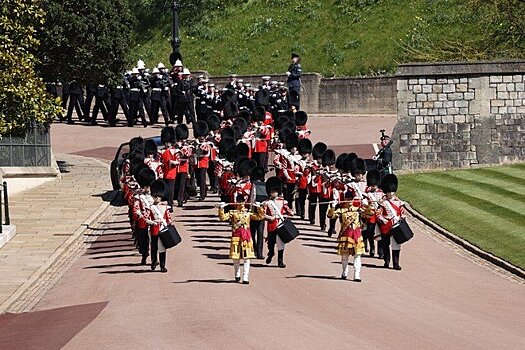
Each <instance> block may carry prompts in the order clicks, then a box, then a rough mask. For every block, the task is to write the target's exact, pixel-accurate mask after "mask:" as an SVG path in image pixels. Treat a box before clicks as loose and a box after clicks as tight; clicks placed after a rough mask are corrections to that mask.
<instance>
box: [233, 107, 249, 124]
mask: <svg viewBox="0 0 525 350" xmlns="http://www.w3.org/2000/svg"><path fill="white" fill-rule="evenodd" d="M239 118H241V119H244V121H245V122H246V124H247V125H249V124H250V123H251V122H252V113H251V112H250V111H247V110H243V111H241V112H240V113H239V114H238V115H237V118H236V119H235V120H237V119H239Z"/></svg>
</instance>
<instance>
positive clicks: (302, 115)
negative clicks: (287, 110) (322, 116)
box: [295, 111, 308, 126]
mask: <svg viewBox="0 0 525 350" xmlns="http://www.w3.org/2000/svg"><path fill="white" fill-rule="evenodd" d="M307 121H308V114H306V112H304V111H297V112H296V113H295V125H297V126H304V125H306V122H307Z"/></svg>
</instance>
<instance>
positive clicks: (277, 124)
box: [274, 116, 288, 130]
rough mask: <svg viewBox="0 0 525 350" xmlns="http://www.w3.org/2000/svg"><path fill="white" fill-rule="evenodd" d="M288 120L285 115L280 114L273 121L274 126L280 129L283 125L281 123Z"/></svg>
mask: <svg viewBox="0 0 525 350" xmlns="http://www.w3.org/2000/svg"><path fill="white" fill-rule="evenodd" d="M287 121H288V118H286V117H283V116H280V117H278V118H277V119H276V120H275V122H274V126H275V128H276V129H277V130H280V129H282V127H283V124H284V123H286V122H287Z"/></svg>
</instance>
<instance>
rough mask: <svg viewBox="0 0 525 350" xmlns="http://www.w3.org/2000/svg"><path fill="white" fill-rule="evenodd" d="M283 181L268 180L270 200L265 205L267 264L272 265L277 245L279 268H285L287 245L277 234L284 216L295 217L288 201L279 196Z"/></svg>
mask: <svg viewBox="0 0 525 350" xmlns="http://www.w3.org/2000/svg"><path fill="white" fill-rule="evenodd" d="M282 188H283V184H282V181H281V180H280V179H279V178H278V177H276V176H273V177H270V178H268V179H267V180H266V193H267V194H268V195H269V196H270V198H269V199H268V200H267V201H265V202H264V203H263V205H264V207H265V208H266V217H265V219H266V220H267V221H268V227H267V232H268V256H267V258H266V263H267V264H270V263H271V262H272V258H273V257H274V255H275V245H276V244H277V266H279V267H281V268H285V267H286V264H285V263H284V248H285V244H284V242H283V241H282V240H281V238H279V236H278V235H277V233H276V230H277V228H278V226H279V225H280V224H281V223H282V222H283V220H284V216H287V215H288V216H291V215H293V211H292V210H291V209H290V208H289V207H288V204H287V202H286V200H285V199H284V198H283V197H280V196H279V195H280V194H282Z"/></svg>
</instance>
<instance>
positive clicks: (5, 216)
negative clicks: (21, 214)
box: [0, 181, 11, 233]
mask: <svg viewBox="0 0 525 350" xmlns="http://www.w3.org/2000/svg"><path fill="white" fill-rule="evenodd" d="M0 186H2V191H1V193H0V233H2V232H3V228H2V225H4V224H5V225H11V217H10V216H9V195H8V193H7V182H5V181H4V182H2V184H1V185H0ZM2 207H3V209H4V210H3V211H2Z"/></svg>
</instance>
